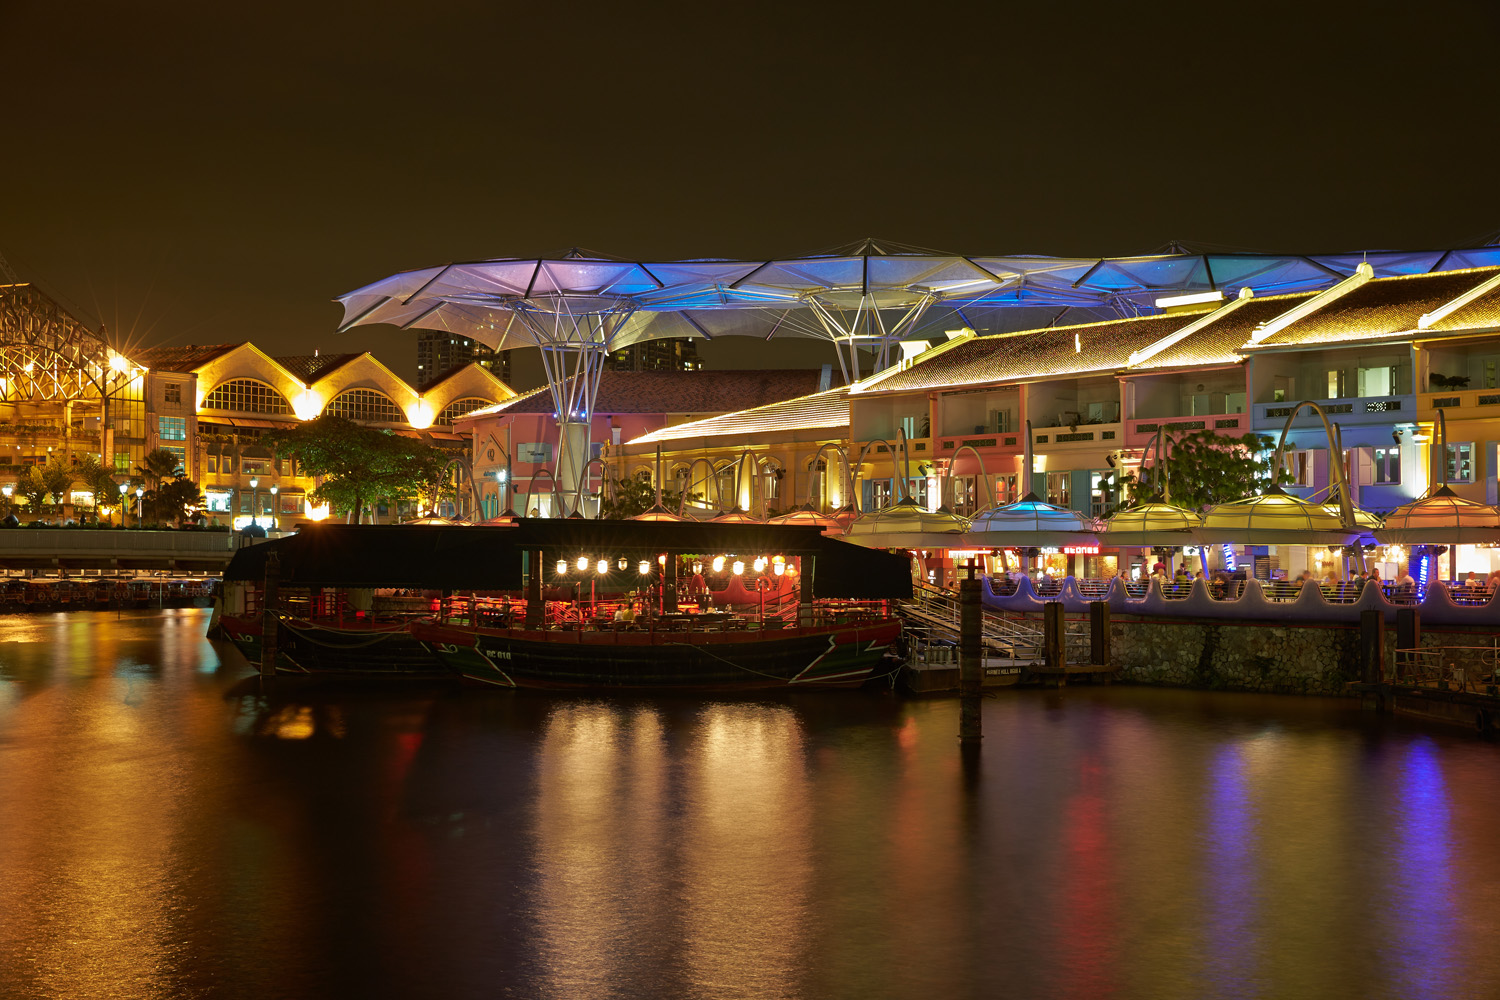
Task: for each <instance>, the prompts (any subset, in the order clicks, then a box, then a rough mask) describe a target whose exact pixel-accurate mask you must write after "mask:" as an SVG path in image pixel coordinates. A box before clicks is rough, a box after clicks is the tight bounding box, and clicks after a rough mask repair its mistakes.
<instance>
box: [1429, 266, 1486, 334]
mask: <svg viewBox="0 0 1500 1000" xmlns="http://www.w3.org/2000/svg"><path fill="white" fill-rule="evenodd" d="M1490 273H1491V274H1494V273H1495V272H1494V271H1493V270H1492V271H1490ZM1454 298H1457V296H1454ZM1496 327H1500V288H1492V289H1490V290H1489V291H1487V292H1485V293H1484V294H1483V295H1481V296H1479V297H1478V298H1477V299H1475V300H1474V301H1473V302H1469V303H1467V304H1465V305H1464V306H1462V307H1460V308H1458V309H1455V310H1454V311H1453V312H1451V313H1449V314H1448V315H1447V316H1444V317H1443V318H1442V319H1440V320H1438V321H1437V322H1436V323H1434V324H1432V326H1430V327H1428V328H1427V330H1426V331H1425V332H1427V333H1458V332H1462V331H1465V330H1492V329H1494V328H1496Z"/></svg>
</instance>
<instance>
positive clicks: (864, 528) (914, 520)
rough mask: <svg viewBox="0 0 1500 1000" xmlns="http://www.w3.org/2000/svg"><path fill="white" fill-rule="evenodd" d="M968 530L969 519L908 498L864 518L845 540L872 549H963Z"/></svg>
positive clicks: (856, 519) (847, 534)
mask: <svg viewBox="0 0 1500 1000" xmlns="http://www.w3.org/2000/svg"><path fill="white" fill-rule="evenodd" d="M968 529H969V519H968V518H966V517H961V516H959V515H958V514H954V513H953V512H952V511H949V510H946V509H939V510H935V511H929V510H927V509H926V508H925V507H923V506H921V505H920V504H918V503H917V502H916V501H915V500H913V499H912V498H911V497H905V498H903V499H901V500H898V501H897V502H896V503H893V504H891V505H890V506H889V507H882V508H880V509H879V510H872V511H870V512H868V513H865V514H861V515H860V516H859V517H857V518H855V519H854V520H853V521H852V522H850V524H849V527H848V529H846V530H845V532H844V535H843V538H844V540H845V541H848V542H854V543H855V544H857V545H864V546H866V547H868V548H872V549H925V548H932V549H946V548H954V547H957V546H959V545H961V544H962V543H963V539H964V532H965V531H967V530H968Z"/></svg>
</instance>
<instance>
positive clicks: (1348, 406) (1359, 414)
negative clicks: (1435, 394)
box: [1255, 396, 1417, 426]
mask: <svg viewBox="0 0 1500 1000" xmlns="http://www.w3.org/2000/svg"><path fill="white" fill-rule="evenodd" d="M1313 402H1314V403H1317V404H1318V406H1319V407H1321V408H1322V410H1323V412H1324V413H1326V414H1328V416H1330V417H1333V418H1336V419H1341V420H1352V421H1353V422H1355V423H1380V422H1383V421H1390V420H1402V419H1409V417H1410V415H1411V414H1412V413H1413V412H1414V411H1415V410H1416V406H1417V401H1416V397H1415V396H1360V397H1350V396H1341V397H1339V398H1337V399H1315V400H1313ZM1297 403H1298V400H1295V399H1294V400H1291V401H1289V402H1287V401H1283V402H1276V403H1256V404H1255V416H1256V422H1257V423H1259V424H1261V425H1262V426H1264V425H1266V424H1276V423H1279V422H1281V421H1284V420H1286V418H1287V417H1289V416H1291V414H1292V410H1294V409H1295V408H1296V406H1297ZM1317 420H1318V415H1317V414H1316V413H1312V412H1310V411H1308V410H1303V411H1302V412H1301V413H1299V414H1297V425H1298V426H1301V425H1303V424H1306V425H1308V426H1311V425H1312V424H1314V423H1316V422H1317Z"/></svg>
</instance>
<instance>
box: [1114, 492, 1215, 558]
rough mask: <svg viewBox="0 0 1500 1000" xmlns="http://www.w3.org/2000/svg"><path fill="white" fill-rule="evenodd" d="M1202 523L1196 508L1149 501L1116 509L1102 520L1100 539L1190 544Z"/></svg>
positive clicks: (1128, 543) (1120, 542)
mask: <svg viewBox="0 0 1500 1000" xmlns="http://www.w3.org/2000/svg"><path fill="white" fill-rule="evenodd" d="M1202 524H1203V517H1202V516H1201V515H1200V514H1198V513H1197V512H1196V511H1191V510H1188V509H1187V508H1186V507H1178V506H1177V505H1176V504H1170V503H1162V502H1159V501H1152V502H1150V503H1142V504H1136V505H1135V506H1134V507H1125V508H1122V509H1120V510H1117V511H1115V512H1114V513H1113V514H1111V515H1110V516H1109V517H1108V518H1107V519H1106V520H1105V522H1104V530H1103V531H1102V532H1100V534H1099V540H1100V541H1101V542H1102V543H1104V544H1105V545H1114V546H1126V547H1129V546H1157V545H1173V546H1176V545H1192V544H1193V543H1194V541H1195V539H1194V538H1193V532H1194V531H1197V530H1198V528H1200V527H1201V526H1202Z"/></svg>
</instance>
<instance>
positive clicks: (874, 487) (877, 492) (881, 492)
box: [869, 479, 893, 510]
mask: <svg viewBox="0 0 1500 1000" xmlns="http://www.w3.org/2000/svg"><path fill="white" fill-rule="evenodd" d="M869 486H870V509H871V510H879V509H880V508H881V507H889V506H890V505H891V494H892V488H893V483H892V481H891V480H889V479H876V480H874V481H873V482H871V483H870V484H869Z"/></svg>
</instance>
